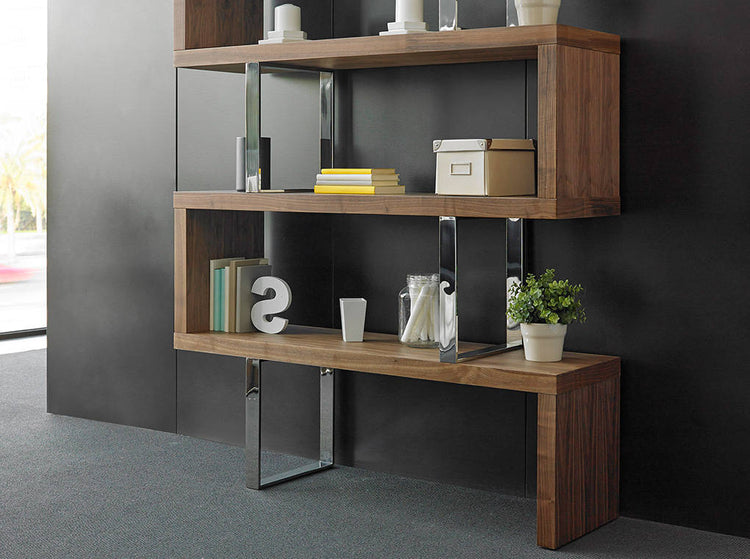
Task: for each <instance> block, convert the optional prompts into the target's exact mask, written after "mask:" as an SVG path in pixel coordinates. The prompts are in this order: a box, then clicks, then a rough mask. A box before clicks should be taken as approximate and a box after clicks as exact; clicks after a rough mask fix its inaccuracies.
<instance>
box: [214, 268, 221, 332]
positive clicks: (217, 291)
mask: <svg viewBox="0 0 750 559" xmlns="http://www.w3.org/2000/svg"><path fill="white" fill-rule="evenodd" d="M213 275H214V292H213V296H214V313H213V327H212V330H213V331H214V332H220V331H221V330H220V328H219V326H220V324H221V285H222V281H221V268H216V269H215V270H214V274H213Z"/></svg>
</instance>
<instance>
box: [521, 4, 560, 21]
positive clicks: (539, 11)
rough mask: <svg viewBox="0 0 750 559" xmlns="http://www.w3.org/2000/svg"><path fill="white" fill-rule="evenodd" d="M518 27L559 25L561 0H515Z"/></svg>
mask: <svg viewBox="0 0 750 559" xmlns="http://www.w3.org/2000/svg"><path fill="white" fill-rule="evenodd" d="M515 1H516V10H517V11H518V25H548V24H553V23H557V14H558V12H559V11H560V0H515Z"/></svg>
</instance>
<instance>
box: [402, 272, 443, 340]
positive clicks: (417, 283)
mask: <svg viewBox="0 0 750 559" xmlns="http://www.w3.org/2000/svg"><path fill="white" fill-rule="evenodd" d="M439 279H440V276H439V275H438V274H408V275H407V276H406V287H404V288H403V289H402V290H401V291H400V292H399V294H398V337H399V340H400V341H401V343H403V344H406V345H408V346H410V347H421V348H435V347H437V345H438V343H437V336H438V328H439V321H440V315H439V312H440V311H439V307H438V305H439V299H438V285H439Z"/></svg>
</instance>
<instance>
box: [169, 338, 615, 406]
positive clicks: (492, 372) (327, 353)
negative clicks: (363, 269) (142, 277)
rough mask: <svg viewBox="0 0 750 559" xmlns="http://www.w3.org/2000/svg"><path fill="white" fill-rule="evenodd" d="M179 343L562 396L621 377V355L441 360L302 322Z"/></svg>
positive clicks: (433, 353) (178, 341) (387, 341)
mask: <svg viewBox="0 0 750 559" xmlns="http://www.w3.org/2000/svg"><path fill="white" fill-rule="evenodd" d="M468 345H469V344H467V346H468ZM174 347H175V349H180V350H186V351H199V352H203V353H215V354H219V355H233V356H236V357H251V358H253V359H263V360H268V361H283V362H284V363H297V364H300V365H312V366H317V367H331V368H336V369H344V370H353V371H359V372H364V373H375V374H380V375H389V376H397V377H405V378H413V379H422V380H431V381H439V382H448V383H453V384H467V385H471V386H483V387H488V388H500V389H506V390H515V391H520V392H533V393H537V394H562V393H565V392H569V391H571V390H575V389H578V388H581V387H583V386H586V385H589V384H595V383H598V382H601V381H603V380H606V379H608V378H613V377H617V376H618V375H619V371H620V359H619V357H609V356H605V355H589V354H584V353H571V352H566V353H565V355H564V358H563V360H562V361H560V362H558V363H533V362H531V361H526V360H525V359H524V357H523V351H522V350H516V351H511V352H508V353H503V354H498V355H492V356H489V357H484V358H482V359H477V360H474V361H467V362H465V363H456V364H453V363H440V360H439V357H438V351H437V350H429V349H414V348H410V347H407V346H405V345H403V344H401V343H399V342H398V338H397V337H396V336H393V335H390V334H373V333H369V332H368V333H366V334H365V341H364V342H363V343H346V342H344V341H342V339H341V331H340V330H330V329H325V328H309V327H302V326H291V327H289V329H288V330H287V331H286V332H285V333H284V334H260V333H252V334H225V333H216V332H208V333H199V334H186V333H175V335H174ZM477 347H478V346H477ZM462 349H463V347H462ZM467 349H471V348H469V347H467Z"/></svg>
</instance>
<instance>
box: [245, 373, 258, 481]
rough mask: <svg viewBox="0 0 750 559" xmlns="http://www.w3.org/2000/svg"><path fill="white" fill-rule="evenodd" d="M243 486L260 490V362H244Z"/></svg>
mask: <svg viewBox="0 0 750 559" xmlns="http://www.w3.org/2000/svg"><path fill="white" fill-rule="evenodd" d="M245 485H247V487H249V488H250V489H260V488H261V480H260V360H259V359H246V360H245Z"/></svg>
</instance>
